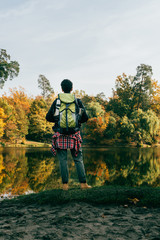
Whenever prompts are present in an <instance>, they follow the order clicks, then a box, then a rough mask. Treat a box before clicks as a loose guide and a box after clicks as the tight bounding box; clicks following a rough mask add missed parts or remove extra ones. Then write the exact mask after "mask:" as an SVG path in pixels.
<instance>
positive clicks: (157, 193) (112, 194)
mask: <svg viewBox="0 0 160 240" xmlns="http://www.w3.org/2000/svg"><path fill="white" fill-rule="evenodd" d="M70 202H86V203H91V204H107V205H110V204H112V205H124V206H126V207H127V206H131V205H136V206H142V207H160V188H151V187H135V188H133V187H122V186H102V187H94V188H92V189H88V190H80V189H78V188H73V189H70V190H69V191H63V190H61V189H54V190H50V191H44V192H40V193H34V194H29V195H23V196H19V197H18V198H16V199H12V200H4V201H3V202H1V206H3V203H4V204H7V203H8V204H10V203H13V204H16V203H22V204H25V205H31V204H37V205H42V204H51V205H60V204H64V203H70Z"/></svg>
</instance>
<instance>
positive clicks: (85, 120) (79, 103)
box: [77, 99, 88, 123]
mask: <svg viewBox="0 0 160 240" xmlns="http://www.w3.org/2000/svg"><path fill="white" fill-rule="evenodd" d="M77 100H78V105H79V108H82V109H83V114H82V117H81V121H80V122H81V123H84V122H87V120H88V114H87V112H86V109H85V107H84V105H83V103H82V101H81V100H80V99H77Z"/></svg>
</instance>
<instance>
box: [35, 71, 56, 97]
mask: <svg viewBox="0 0 160 240" xmlns="http://www.w3.org/2000/svg"><path fill="white" fill-rule="evenodd" d="M38 87H39V88H40V89H41V90H42V92H41V94H42V96H43V98H47V97H48V96H49V95H50V94H52V93H54V90H53V88H52V87H51V85H50V82H49V80H48V79H47V78H46V77H45V76H44V75H39V78H38Z"/></svg>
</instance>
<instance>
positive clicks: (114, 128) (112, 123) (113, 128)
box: [105, 116, 117, 139]
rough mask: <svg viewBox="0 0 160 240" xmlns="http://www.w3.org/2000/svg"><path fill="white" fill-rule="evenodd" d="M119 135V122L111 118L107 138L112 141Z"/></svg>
mask: <svg viewBox="0 0 160 240" xmlns="http://www.w3.org/2000/svg"><path fill="white" fill-rule="evenodd" d="M116 133H117V122H116V119H115V118H114V117H113V116H110V117H109V121H108V125H107V128H106V130H105V137H106V138H108V139H112V138H114V137H115V135H116Z"/></svg>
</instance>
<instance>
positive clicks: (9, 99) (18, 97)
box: [1, 88, 30, 142]
mask: <svg viewBox="0 0 160 240" xmlns="http://www.w3.org/2000/svg"><path fill="white" fill-rule="evenodd" d="M1 106H3V109H4V111H5V114H6V115H7V117H6V125H5V131H4V132H5V134H4V137H5V138H7V139H8V140H10V141H12V142H13V141H14V142H17V141H20V142H21V141H24V140H25V136H26V135H27V134H28V126H29V121H28V113H29V106H30V99H29V98H28V97H27V95H26V94H25V92H24V90H23V89H22V88H21V89H20V90H17V89H16V88H14V89H11V90H10V95H9V96H6V95H3V99H2V100H1Z"/></svg>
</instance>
